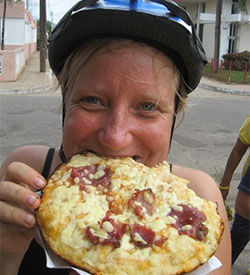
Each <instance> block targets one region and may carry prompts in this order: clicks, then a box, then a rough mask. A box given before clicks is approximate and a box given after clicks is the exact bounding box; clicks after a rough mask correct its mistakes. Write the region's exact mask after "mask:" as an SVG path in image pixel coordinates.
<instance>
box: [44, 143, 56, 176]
mask: <svg viewBox="0 0 250 275" xmlns="http://www.w3.org/2000/svg"><path fill="white" fill-rule="evenodd" d="M54 153H55V148H50V149H49V150H48V153H47V156H46V159H45V162H44V166H43V171H42V176H43V177H44V178H45V179H48V177H49V173H50V169H51V164H52V161H53V157H54Z"/></svg>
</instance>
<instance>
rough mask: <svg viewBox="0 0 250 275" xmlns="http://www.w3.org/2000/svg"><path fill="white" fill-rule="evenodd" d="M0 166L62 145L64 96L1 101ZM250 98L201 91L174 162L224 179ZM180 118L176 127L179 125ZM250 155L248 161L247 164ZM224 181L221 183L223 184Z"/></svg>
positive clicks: (191, 104) (248, 257) (240, 268)
mask: <svg viewBox="0 0 250 275" xmlns="http://www.w3.org/2000/svg"><path fill="white" fill-rule="evenodd" d="M0 108H1V113H0V114H1V119H0V138H1V144H0V148H1V150H0V162H1V163H2V162H3V160H4V159H5V157H6V155H7V154H8V153H9V152H11V150H13V149H14V148H15V147H17V146H21V145H26V144H43V145H48V146H53V147H56V146H59V145H60V143H61V131H62V130H61V124H62V123H61V97H60V93H59V91H51V92H48V93H44V94H43V93H37V94H32V95H11V96H10V95H8V96H0ZM249 110H250V97H249V96H243V95H230V94H226V93H217V92H213V91H208V90H205V89H203V88H198V89H197V90H196V91H195V92H194V93H193V94H191V96H190V97H189V99H188V102H187V108H186V111H185V115H184V120H183V121H182V122H181V123H180V125H179V126H178V127H177V129H176V130H175V133H174V137H173V141H172V146H171V151H170V155H169V158H168V161H169V162H171V163H175V164H179V165H183V166H187V167H192V168H196V169H200V170H203V171H205V172H207V173H208V174H210V175H211V176H212V177H214V179H215V180H217V179H218V178H220V176H221V173H223V170H224V168H225V165H226V161H227V158H228V156H229V154H230V152H231V150H232V148H233V145H234V144H235V142H236V140H237V137H238V130H239V128H240V126H241V124H242V123H243V121H244V120H245V119H246V117H247V115H248V114H249ZM179 120H180V119H177V121H176V125H178V121H179ZM245 157H246V156H244V159H245ZM243 163H244V160H242V161H241V163H240V165H239V167H238V168H237V170H236V172H235V174H234V177H233V181H232V183H231V186H232V187H231V189H230V195H229V198H228V204H229V205H230V206H232V207H233V206H234V199H235V195H236V190H237V189H236V187H237V185H238V183H239V180H240V178H241V169H242V167H243ZM217 182H218V180H217ZM249 267H250V245H249V244H248V246H247V248H246V249H245V250H244V251H243V252H242V254H241V255H240V257H239V258H238V260H237V262H236V263H235V265H234V267H233V271H232V274H233V275H236V274H237V275H247V270H248V268H249Z"/></svg>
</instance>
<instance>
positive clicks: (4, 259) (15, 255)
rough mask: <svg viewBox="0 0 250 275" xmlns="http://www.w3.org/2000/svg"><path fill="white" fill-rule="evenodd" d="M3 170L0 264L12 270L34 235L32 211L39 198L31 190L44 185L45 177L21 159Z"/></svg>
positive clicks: (0, 208)
mask: <svg viewBox="0 0 250 275" xmlns="http://www.w3.org/2000/svg"><path fill="white" fill-rule="evenodd" d="M6 171H7V172H6V175H5V176H4V178H3V179H2V180H1V183H0V198H1V201H0V219H1V238H0V239H1V247H0V250H1V265H3V266H4V268H5V269H4V270H6V269H8V268H11V269H8V270H9V273H8V274H11V270H14V269H15V267H16V266H17V267H18V266H19V264H20V262H21V260H22V258H23V256H24V253H25V252H26V250H27V248H28V247H29V245H30V242H31V240H32V239H33V238H34V230H33V226H34V225H35V223H36V221H35V217H34V214H33V211H34V210H35V209H36V208H37V207H38V206H39V204H40V198H39V196H38V195H37V194H36V193H34V192H33V191H35V190H37V189H40V188H41V187H43V186H44V185H45V180H44V179H43V177H42V176H41V175H40V174H39V173H38V172H37V171H35V170H34V169H33V168H31V167H29V166H27V165H26V164H24V163H20V162H12V163H11V164H10V165H9V166H8V168H7V170H6ZM32 190H33V191H32ZM1 270H2V269H1ZM2 271H3V270H2Z"/></svg>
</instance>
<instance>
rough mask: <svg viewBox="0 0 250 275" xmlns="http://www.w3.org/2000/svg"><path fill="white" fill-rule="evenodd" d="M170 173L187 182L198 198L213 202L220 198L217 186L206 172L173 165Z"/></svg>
mask: <svg viewBox="0 0 250 275" xmlns="http://www.w3.org/2000/svg"><path fill="white" fill-rule="evenodd" d="M172 172H173V174H175V175H176V176H178V177H181V178H184V179H186V180H188V181H189V184H188V186H189V188H191V189H192V190H194V191H195V193H196V194H197V195H198V196H200V197H202V198H204V199H209V200H213V201H215V200H218V197H219V198H221V193H220V190H219V188H218V185H217V184H216V182H215V180H214V179H213V178H212V177H211V176H210V175H208V174H207V173H206V172H203V171H200V170H196V169H192V168H187V167H181V166H178V165H173V168H172Z"/></svg>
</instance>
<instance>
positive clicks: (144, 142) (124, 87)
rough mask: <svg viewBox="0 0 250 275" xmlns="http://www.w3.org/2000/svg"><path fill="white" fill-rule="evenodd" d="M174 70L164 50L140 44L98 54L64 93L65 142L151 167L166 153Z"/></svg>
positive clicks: (68, 149)
mask: <svg viewBox="0 0 250 275" xmlns="http://www.w3.org/2000/svg"><path fill="white" fill-rule="evenodd" d="M173 81H174V69H173V65H172V62H171V61H170V60H169V59H167V57H166V56H165V55H163V54H162V53H157V54H155V51H154V50H153V49H151V48H150V47H142V46H139V45H134V46H129V47H126V48H123V49H119V50H118V49H113V50H110V51H103V50H102V52H99V53H97V54H95V55H94V56H93V57H92V58H91V59H90V61H89V62H88V63H87V64H86V65H84V67H83V69H82V70H81V72H80V75H79V77H78V78H77V80H76V82H75V83H74V85H73V88H72V90H70V91H68V92H67V95H66V105H65V106H66V116H65V122H64V129H63V147H64V151H65V154H66V156H67V157H70V156H71V155H73V154H75V153H77V152H82V151H86V150H90V151H93V152H95V153H97V154H98V155H104V156H110V157H115V158H116V157H125V156H129V157H133V158H134V159H135V160H136V161H138V162H142V163H144V164H146V165H148V166H153V165H156V164H158V163H160V162H162V161H163V160H165V159H166V157H167V155H168V149H169V142H170V134H171V126H172V121H173V113H174V98H175V93H174V89H173Z"/></svg>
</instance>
